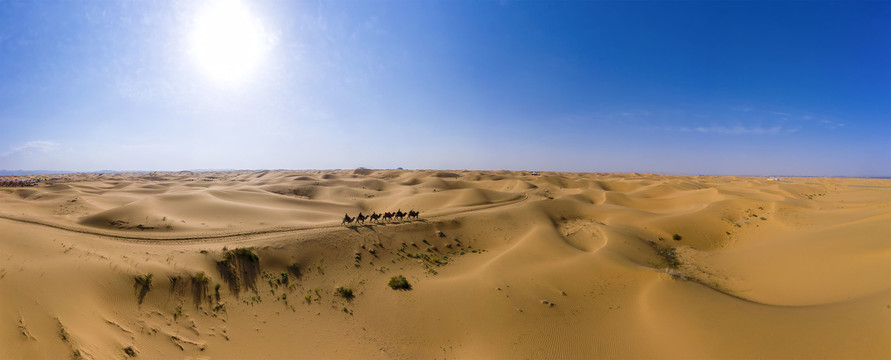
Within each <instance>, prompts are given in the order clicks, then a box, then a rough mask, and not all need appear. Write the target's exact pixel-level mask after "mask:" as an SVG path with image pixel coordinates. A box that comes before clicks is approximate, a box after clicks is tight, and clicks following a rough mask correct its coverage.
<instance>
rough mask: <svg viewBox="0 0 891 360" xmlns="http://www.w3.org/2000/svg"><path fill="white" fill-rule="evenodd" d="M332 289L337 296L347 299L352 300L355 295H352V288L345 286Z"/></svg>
mask: <svg viewBox="0 0 891 360" xmlns="http://www.w3.org/2000/svg"><path fill="white" fill-rule="evenodd" d="M334 291H335V293H336V294H337V296H340V297H342V298H344V299H347V300H352V299H353V298H354V297H355V295H353V289H350V288H345V287H343V286H341V287H339V288H337V289H336V290H334Z"/></svg>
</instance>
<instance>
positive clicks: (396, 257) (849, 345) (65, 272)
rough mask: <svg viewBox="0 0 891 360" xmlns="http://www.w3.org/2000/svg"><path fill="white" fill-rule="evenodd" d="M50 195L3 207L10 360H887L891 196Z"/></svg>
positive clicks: (339, 188)
mask: <svg viewBox="0 0 891 360" xmlns="http://www.w3.org/2000/svg"><path fill="white" fill-rule="evenodd" d="M39 177H42V178H50V176H33V178H39ZM52 178H54V179H53V180H42V181H39V182H36V185H34V186H21V187H0V224H2V225H0V228H2V231H0V259H2V260H0V343H2V344H3V346H0V358H3V359H37V358H47V359H49V358H52V359H65V358H72V359H127V358H144V359H174V358H183V359H259V358H263V359H294V358H312V359H418V358H437V359H438V358H445V359H526V358H529V359H540V358H574V359H581V358H622V359H653V358H659V359H717V358H721V359H747V358H849V359H853V358H856V359H887V358H889V357H891V342H889V341H888V339H889V338H891V243H889V241H888V239H889V235H891V211H889V210H891V208H889V205H891V180H887V179H855V178H810V177H788V178H775V179H767V178H764V177H736V176H680V175H658V174H639V173H624V174H618V173H556V172H542V173H540V174H538V173H535V174H533V173H532V172H524V171H470V170H386V169H382V170H372V169H364V168H362V169H355V170H316V171H285V170H279V171H211V172H191V171H182V172H136V173H80V174H63V175H54V176H52ZM410 210H412V211H417V212H418V216H417V218H409V217H404V218H402V219H401V220H397V219H395V218H394V219H391V220H389V221H383V220H382V219H378V220H376V221H371V220H370V219H366V220H365V221H364V223H359V222H355V221H354V222H353V223H348V224H344V223H343V218H344V215H345V214H347V215H348V216H349V217H353V218H355V217H356V216H357V215H358V214H359V213H362V214H363V215H371V214H383V213H385V212H396V211H400V212H405V213H408V212H409V211H410ZM402 280H404V281H402Z"/></svg>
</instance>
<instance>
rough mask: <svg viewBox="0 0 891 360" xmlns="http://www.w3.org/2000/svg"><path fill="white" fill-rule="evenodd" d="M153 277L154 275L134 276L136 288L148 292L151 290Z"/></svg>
mask: <svg viewBox="0 0 891 360" xmlns="http://www.w3.org/2000/svg"><path fill="white" fill-rule="evenodd" d="M153 276H154V275H152V274H147V275H136V286H137V287H140V288H143V289H146V290H150V289H151V288H152V277H153Z"/></svg>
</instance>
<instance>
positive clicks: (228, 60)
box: [189, 0, 267, 85]
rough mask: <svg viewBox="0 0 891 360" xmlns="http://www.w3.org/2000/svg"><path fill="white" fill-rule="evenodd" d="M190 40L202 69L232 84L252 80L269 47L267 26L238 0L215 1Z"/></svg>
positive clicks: (198, 19) (203, 13)
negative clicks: (265, 29)
mask: <svg viewBox="0 0 891 360" xmlns="http://www.w3.org/2000/svg"><path fill="white" fill-rule="evenodd" d="M189 40H190V43H189V46H190V53H191V56H192V58H193V60H194V61H195V62H196V63H197V66H198V67H199V69H200V70H201V71H202V72H204V73H205V74H206V75H207V76H208V77H210V78H211V79H212V80H214V81H217V82H220V83H224V84H228V85H237V84H239V83H241V82H244V81H246V80H247V79H249V78H250V77H251V75H252V74H253V73H254V72H255V71H256V70H257V67H258V66H259V65H260V61H261V60H262V58H263V55H264V52H265V51H266V47H267V43H266V34H265V31H264V29H263V24H262V23H261V22H260V20H259V19H258V18H257V17H255V16H254V15H253V14H251V12H250V10H249V9H248V8H247V7H246V6H245V5H244V4H242V3H241V2H239V1H237V0H223V1H215V2H212V3H209V4H208V5H207V6H206V7H205V8H203V9H201V10H200V11H199V13H198V16H197V17H196V19H195V23H194V25H193V28H192V31H191V34H190V39H189Z"/></svg>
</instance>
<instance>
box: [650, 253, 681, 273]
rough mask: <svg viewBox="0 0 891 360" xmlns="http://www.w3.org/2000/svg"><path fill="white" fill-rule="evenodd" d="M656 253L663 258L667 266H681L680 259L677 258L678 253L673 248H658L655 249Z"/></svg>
mask: <svg viewBox="0 0 891 360" xmlns="http://www.w3.org/2000/svg"><path fill="white" fill-rule="evenodd" d="M656 253H658V254H659V256H662V258H663V259H665V264H666V265H668V267H670V268H672V269H677V268H678V266H681V259H680V258H678V253H677V250H675V248H659V249H656Z"/></svg>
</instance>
